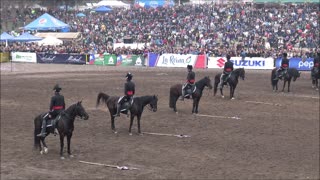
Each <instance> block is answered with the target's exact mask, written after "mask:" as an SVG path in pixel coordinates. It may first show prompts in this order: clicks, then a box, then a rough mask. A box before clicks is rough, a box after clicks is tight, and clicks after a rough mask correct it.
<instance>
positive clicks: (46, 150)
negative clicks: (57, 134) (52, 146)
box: [40, 137, 48, 154]
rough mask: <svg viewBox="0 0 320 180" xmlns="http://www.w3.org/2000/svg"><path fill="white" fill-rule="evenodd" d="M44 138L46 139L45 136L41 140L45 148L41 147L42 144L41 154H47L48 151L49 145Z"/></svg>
mask: <svg viewBox="0 0 320 180" xmlns="http://www.w3.org/2000/svg"><path fill="white" fill-rule="evenodd" d="M44 139H45V138H44V137H41V138H40V140H41V142H42V144H43V149H42V148H41V145H40V154H47V153H48V146H47V144H46V142H45V141H44ZM40 144H41V143H40Z"/></svg>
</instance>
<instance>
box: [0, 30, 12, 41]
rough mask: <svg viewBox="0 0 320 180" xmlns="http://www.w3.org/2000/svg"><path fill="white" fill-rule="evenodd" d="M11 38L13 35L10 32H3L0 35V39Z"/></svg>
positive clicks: (8, 39)
mask: <svg viewBox="0 0 320 180" xmlns="http://www.w3.org/2000/svg"><path fill="white" fill-rule="evenodd" d="M13 39H14V36H11V35H10V34H8V33H6V32H3V33H2V34H1V37H0V41H10V40H13Z"/></svg>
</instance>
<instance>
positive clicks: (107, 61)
mask: <svg viewBox="0 0 320 180" xmlns="http://www.w3.org/2000/svg"><path fill="white" fill-rule="evenodd" d="M116 64H117V56H116V55H113V54H108V55H104V65H106V66H115V65H116Z"/></svg>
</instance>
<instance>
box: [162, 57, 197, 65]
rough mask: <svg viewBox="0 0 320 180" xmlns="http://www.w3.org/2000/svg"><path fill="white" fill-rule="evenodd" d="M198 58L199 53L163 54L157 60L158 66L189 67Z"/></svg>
mask: <svg viewBox="0 0 320 180" xmlns="http://www.w3.org/2000/svg"><path fill="white" fill-rule="evenodd" d="M196 60H197V55H192V54H186V55H184V54H183V55H181V54H162V55H160V57H159V58H158V60H157V66H158V67H187V65H192V66H194V65H195V63H196Z"/></svg>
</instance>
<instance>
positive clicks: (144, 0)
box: [135, 0, 174, 8]
mask: <svg viewBox="0 0 320 180" xmlns="http://www.w3.org/2000/svg"><path fill="white" fill-rule="evenodd" d="M135 5H137V6H140V7H144V8H157V7H164V6H169V7H172V6H174V2H173V0H170V1H168V0H153V1H150V0H136V1H135Z"/></svg>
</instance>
